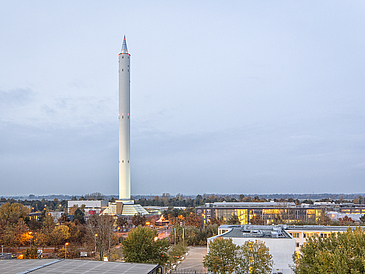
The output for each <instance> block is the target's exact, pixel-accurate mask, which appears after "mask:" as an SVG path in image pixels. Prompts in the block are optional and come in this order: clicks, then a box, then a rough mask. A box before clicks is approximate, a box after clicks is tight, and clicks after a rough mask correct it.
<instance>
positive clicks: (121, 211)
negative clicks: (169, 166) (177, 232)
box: [101, 36, 148, 216]
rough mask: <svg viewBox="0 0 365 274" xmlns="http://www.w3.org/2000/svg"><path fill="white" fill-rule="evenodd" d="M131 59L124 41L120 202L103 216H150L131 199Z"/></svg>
mask: <svg viewBox="0 0 365 274" xmlns="http://www.w3.org/2000/svg"><path fill="white" fill-rule="evenodd" d="M130 58H131V55H130V54H129V53H128V49H127V41H126V39H125V36H124V39H123V45H122V51H121V53H119V200H117V201H115V203H109V205H108V207H107V208H106V209H105V210H104V211H103V212H102V213H101V214H103V215H116V214H117V215H122V216H134V215H135V214H142V215H146V214H148V212H147V210H146V209H144V208H143V207H142V206H141V205H139V204H134V201H133V200H132V199H131V164H130Z"/></svg>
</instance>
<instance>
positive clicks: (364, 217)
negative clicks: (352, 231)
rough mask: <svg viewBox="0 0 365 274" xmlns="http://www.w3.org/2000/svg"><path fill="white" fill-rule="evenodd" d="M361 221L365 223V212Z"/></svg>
mask: <svg viewBox="0 0 365 274" xmlns="http://www.w3.org/2000/svg"><path fill="white" fill-rule="evenodd" d="M360 222H361V223H362V224H364V223H365V214H364V215H362V216H361V217H360Z"/></svg>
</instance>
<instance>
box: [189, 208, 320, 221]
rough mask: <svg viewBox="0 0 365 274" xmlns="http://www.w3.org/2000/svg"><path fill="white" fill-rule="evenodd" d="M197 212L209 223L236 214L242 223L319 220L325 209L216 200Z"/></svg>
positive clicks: (196, 209)
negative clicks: (211, 220) (212, 219)
mask: <svg viewBox="0 0 365 274" xmlns="http://www.w3.org/2000/svg"><path fill="white" fill-rule="evenodd" d="M195 213H196V214H197V215H198V216H199V217H200V218H202V219H203V221H204V224H208V223H209V222H210V219H211V218H217V219H221V220H223V221H227V220H228V219H229V218H230V217H231V216H232V215H236V216H237V217H238V219H239V222H240V224H241V225H247V224H260V225H270V224H273V223H293V222H297V221H303V222H313V223H314V222H317V221H318V220H319V219H320V218H321V216H322V214H324V209H323V208H320V207H301V206H297V205H296V204H295V203H288V202H284V203H281V202H234V203H231V202H216V203H207V204H205V205H204V206H199V207H196V208H195Z"/></svg>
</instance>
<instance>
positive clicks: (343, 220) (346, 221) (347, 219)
mask: <svg viewBox="0 0 365 274" xmlns="http://www.w3.org/2000/svg"><path fill="white" fill-rule="evenodd" d="M338 221H339V223H340V225H352V224H353V223H354V222H355V221H354V220H353V219H352V218H351V217H348V216H347V215H346V216H345V217H343V218H339V219H338Z"/></svg>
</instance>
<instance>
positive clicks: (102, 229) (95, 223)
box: [88, 215, 117, 260]
mask: <svg viewBox="0 0 365 274" xmlns="http://www.w3.org/2000/svg"><path fill="white" fill-rule="evenodd" d="M113 225H114V219H113V217H112V216H110V215H93V216H91V218H90V219H89V223H88V228H89V238H91V239H93V240H95V245H96V250H97V252H98V254H99V260H103V257H104V254H105V253H106V254H107V255H108V258H109V259H110V251H111V248H112V247H113V246H114V245H115V244H116V242H117V238H116V236H115V235H114V233H113Z"/></svg>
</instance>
